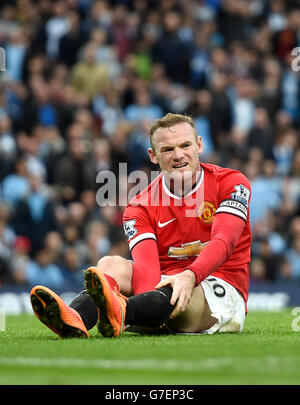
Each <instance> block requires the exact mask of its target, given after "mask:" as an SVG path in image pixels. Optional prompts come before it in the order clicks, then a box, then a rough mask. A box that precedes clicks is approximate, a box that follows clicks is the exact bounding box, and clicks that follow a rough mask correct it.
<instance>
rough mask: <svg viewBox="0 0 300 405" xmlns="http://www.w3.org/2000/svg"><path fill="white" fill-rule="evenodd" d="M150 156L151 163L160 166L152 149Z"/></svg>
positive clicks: (149, 151)
mask: <svg viewBox="0 0 300 405" xmlns="http://www.w3.org/2000/svg"><path fill="white" fill-rule="evenodd" d="M148 155H149V157H150V160H151V162H152V163H154V164H155V165H157V164H158V160H157V156H156V154H155V151H154V150H153V149H152V148H148Z"/></svg>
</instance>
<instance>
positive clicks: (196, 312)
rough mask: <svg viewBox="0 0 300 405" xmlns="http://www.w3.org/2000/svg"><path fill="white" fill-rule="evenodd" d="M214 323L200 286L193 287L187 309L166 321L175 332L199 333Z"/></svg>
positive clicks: (214, 319) (214, 320)
mask: <svg viewBox="0 0 300 405" xmlns="http://www.w3.org/2000/svg"><path fill="white" fill-rule="evenodd" d="M215 323H216V318H214V317H212V316H211V310H210V308H209V305H208V303H207V300H206V298H205V294H204V291H203V288H202V286H201V284H199V285H198V286H197V287H195V289H194V292H193V294H192V297H191V300H190V302H189V304H188V306H187V309H186V310H185V311H184V312H182V313H180V314H179V315H177V316H176V317H175V318H174V319H172V320H170V321H168V326H169V327H170V329H171V330H173V331H177V332H190V333H195V332H201V331H202V330H206V329H209V328H210V327H211V326H213V325H214V324H215Z"/></svg>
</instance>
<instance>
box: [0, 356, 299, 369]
mask: <svg viewBox="0 0 300 405" xmlns="http://www.w3.org/2000/svg"><path fill="white" fill-rule="evenodd" d="M291 360H293V362H295V361H296V360H297V363H298V364H299V362H300V359H299V357H297V359H296V357H293V358H289V357H272V356H269V357H264V358H261V357H257V358H254V357H251V358H242V359H240V358H234V357H233V358H206V359H196V360H195V362H192V361H184V360H182V361H181V360H163V359H161V360H156V359H138V360H116V359H94V360H87V359H74V358H42V357H15V358H14V357H0V365H5V366H24V367H54V368H81V369H82V368H86V369H90V368H93V369H105V370H108V369H111V370H113V369H118V370H158V369H159V370H165V371H176V372H178V371H179V370H180V372H196V371H198V372H201V371H202V372H205V371H208V370H210V371H212V370H217V369H220V368H224V367H225V368H226V367H230V368H231V369H235V370H236V371H239V372H245V371H247V369H248V370H249V369H250V368H255V369H257V370H260V372H263V371H272V370H273V369H274V368H277V367H285V366H288V364H290V361H291Z"/></svg>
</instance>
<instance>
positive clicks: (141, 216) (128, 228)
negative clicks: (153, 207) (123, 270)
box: [123, 206, 161, 295]
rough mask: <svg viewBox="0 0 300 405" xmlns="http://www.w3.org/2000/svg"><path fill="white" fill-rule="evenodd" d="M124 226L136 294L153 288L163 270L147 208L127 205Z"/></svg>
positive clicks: (132, 283)
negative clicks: (131, 261)
mask: <svg viewBox="0 0 300 405" xmlns="http://www.w3.org/2000/svg"><path fill="white" fill-rule="evenodd" d="M123 227H124V231H125V234H126V237H127V241H128V244H129V249H130V252H131V256H132V259H133V271H132V279H131V285H132V291H133V293H134V295H136V294H141V293H143V292H146V291H149V290H153V289H154V287H155V285H156V284H157V283H158V282H159V280H160V277H161V272H160V263H159V254H158V248H157V241H156V236H155V234H154V231H153V228H152V226H151V224H150V221H149V218H148V216H147V213H146V212H145V210H144V209H143V208H141V207H130V206H129V207H127V209H126V210H125V213H124V218H123Z"/></svg>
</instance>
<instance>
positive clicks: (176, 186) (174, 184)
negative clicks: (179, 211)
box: [165, 168, 202, 198]
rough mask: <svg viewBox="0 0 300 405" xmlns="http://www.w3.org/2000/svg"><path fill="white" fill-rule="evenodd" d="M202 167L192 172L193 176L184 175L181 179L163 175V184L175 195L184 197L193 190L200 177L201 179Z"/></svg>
mask: <svg viewBox="0 0 300 405" xmlns="http://www.w3.org/2000/svg"><path fill="white" fill-rule="evenodd" d="M201 173H202V169H201V168H200V171H197V172H196V173H194V176H190V178H189V177H188V176H186V177H184V178H183V179H182V180H181V181H178V180H176V179H174V178H173V177H171V178H168V177H166V176H165V184H166V186H167V187H168V189H169V191H170V192H171V193H172V194H174V195H175V196H176V197H180V198H182V197H184V196H186V195H187V194H189V193H190V192H191V191H192V190H194V189H195V188H196V187H197V185H198V183H199V181H200V179H201Z"/></svg>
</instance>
